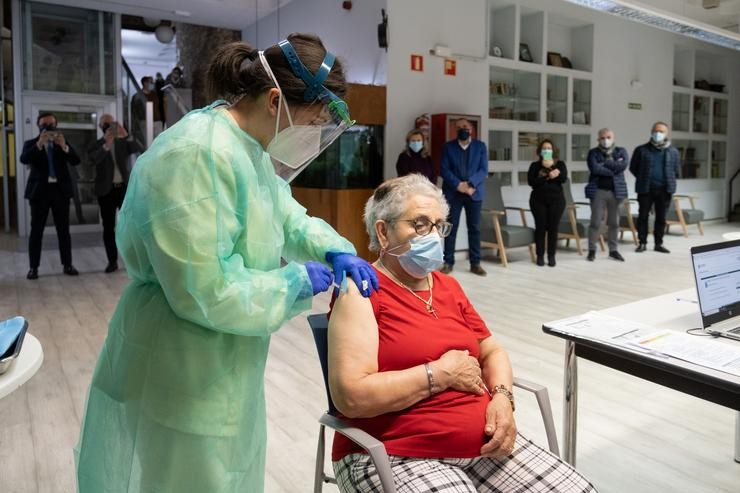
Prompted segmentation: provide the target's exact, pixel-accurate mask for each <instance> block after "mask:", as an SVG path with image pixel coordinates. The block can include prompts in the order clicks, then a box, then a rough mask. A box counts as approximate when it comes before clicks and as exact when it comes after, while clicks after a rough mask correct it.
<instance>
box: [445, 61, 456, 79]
mask: <svg viewBox="0 0 740 493" xmlns="http://www.w3.org/2000/svg"><path fill="white" fill-rule="evenodd" d="M456 73H457V63H456V62H455V60H452V59H450V58H446V59H445V75H452V76H453V77H454V76H455V74H456Z"/></svg>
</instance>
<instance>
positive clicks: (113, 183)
mask: <svg viewBox="0 0 740 493" xmlns="http://www.w3.org/2000/svg"><path fill="white" fill-rule="evenodd" d="M99 125H100V129H101V130H102V131H103V137H101V138H100V139H98V140H97V141H95V142H93V144H92V145H91V146H90V148H89V149H88V156H89V157H90V162H91V163H92V164H93V165H95V194H96V195H97V196H98V205H99V206H100V217H101V218H102V219H103V243H104V244H105V254H106V256H107V257H108V265H107V266H106V267H105V272H106V273H107V274H110V273H111V272H115V271H116V270H118V250H117V249H116V211H117V210H118V209H120V208H121V205H122V204H123V197H124V196H125V195H126V185H127V184H128V177H129V167H128V161H129V156H130V155H131V154H134V153H137V152H142V148H141V146H140V145H139V143H138V142H136V141H135V140H134V139H131V138H130V137H129V134H128V132H126V129H125V128H123V126H122V125H120V124H118V123H117V122H116V121H115V120H114V119H113V116H112V115H108V114H105V115H103V116H101V117H100V121H99Z"/></svg>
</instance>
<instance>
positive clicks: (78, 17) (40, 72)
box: [21, 2, 115, 95]
mask: <svg viewBox="0 0 740 493" xmlns="http://www.w3.org/2000/svg"><path fill="white" fill-rule="evenodd" d="M21 5H22V9H23V10H22V22H23V25H24V26H25V27H26V29H25V30H24V33H23V48H22V49H23V87H24V89H28V90H33V91H54V92H72V93H82V94H106V95H112V94H114V88H115V80H114V74H115V66H114V62H115V53H114V46H115V30H114V28H113V27H114V26H113V24H114V23H113V14H112V13H110V12H101V11H96V10H88V9H78V8H73V7H67V6H64V5H52V4H46V3H39V2H21Z"/></svg>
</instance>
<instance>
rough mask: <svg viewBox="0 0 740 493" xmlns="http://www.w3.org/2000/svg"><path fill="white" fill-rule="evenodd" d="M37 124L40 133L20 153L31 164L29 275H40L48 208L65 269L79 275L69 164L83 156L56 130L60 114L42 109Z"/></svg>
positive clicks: (36, 277) (71, 274)
mask: <svg viewBox="0 0 740 493" xmlns="http://www.w3.org/2000/svg"><path fill="white" fill-rule="evenodd" d="M36 125H37V126H38V128H39V135H38V137H35V138H33V139H30V140H27V141H26V142H25V143H24V144H23V152H22V153H21V162H22V163H23V164H25V165H28V167H29V168H30V172H29V175H28V182H27V183H26V192H25V195H24V196H25V198H27V199H28V201H29V203H30V205H31V234H30V235H29V237H28V259H29V267H30V269H29V271H28V274H27V275H26V278H27V279H31V280H33V279H38V277H39V273H38V268H39V264H40V262H41V244H42V241H43V237H44V227H45V226H46V218H47V217H48V216H49V210H51V214H52V217H53V218H54V226H55V227H56V230H57V238H58V240H59V256H60V257H61V261H62V265H63V266H64V270H63V272H64V273H65V274H66V275H68V276H76V275H78V274H79V272H77V269H75V268H74V266H73V265H72V239H71V237H70V235H69V199H71V198H72V196H73V195H74V193H73V192H74V191H73V188H72V187H73V184H72V179H71V177H70V174H69V168H68V167H67V165H70V166H77V165H78V164H80V158H79V157H78V156H77V153H76V152H75V150H74V148H73V147H72V146H71V145H69V144H68V143H67V141H66V140H65V138H64V134H63V133H62V132H60V131H58V130H57V117H56V116H55V115H54V114H53V113H40V114H39V116H38V118H37V119H36Z"/></svg>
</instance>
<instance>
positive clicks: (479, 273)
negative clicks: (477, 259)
mask: <svg viewBox="0 0 740 493" xmlns="http://www.w3.org/2000/svg"><path fill="white" fill-rule="evenodd" d="M470 272H472V273H473V274H475V275H476V276H481V277H485V276H486V275H487V274H486V271H485V270H483V267H481V266H480V264H474V265H471V266H470Z"/></svg>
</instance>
